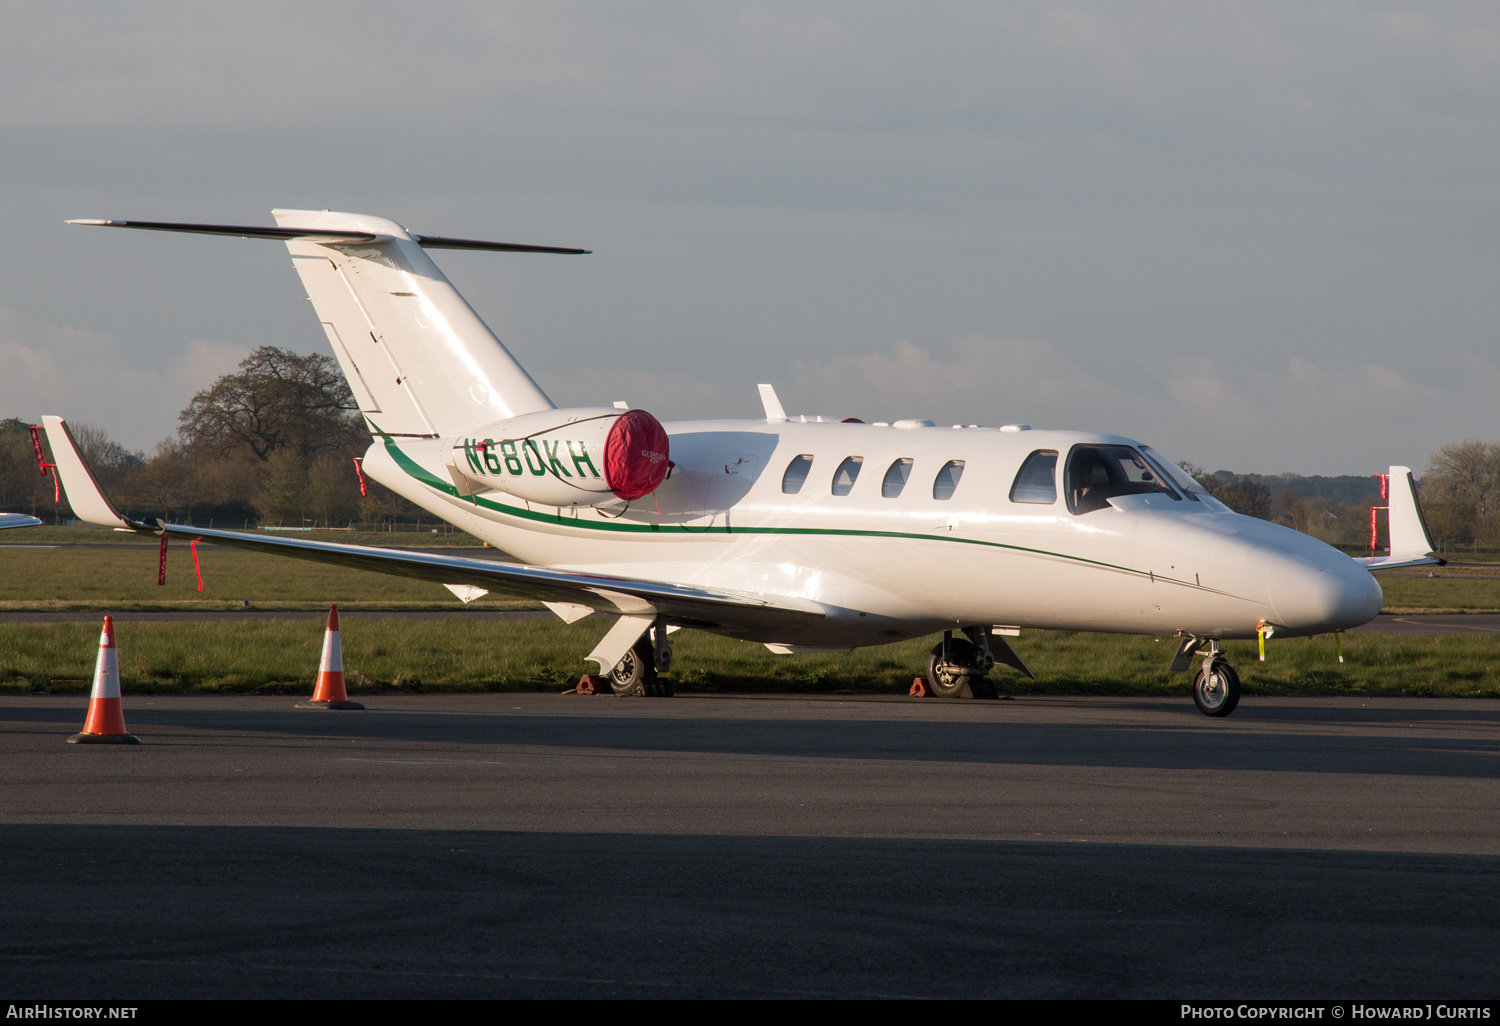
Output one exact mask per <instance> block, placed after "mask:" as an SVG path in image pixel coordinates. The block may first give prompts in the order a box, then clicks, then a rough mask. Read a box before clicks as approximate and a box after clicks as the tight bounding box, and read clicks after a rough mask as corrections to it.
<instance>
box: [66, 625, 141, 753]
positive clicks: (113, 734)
mask: <svg viewBox="0 0 1500 1026" xmlns="http://www.w3.org/2000/svg"><path fill="white" fill-rule="evenodd" d="M140 743H141V739H140V738H138V737H136V736H135V735H134V734H127V733H125V711H124V710H123V709H121V708H120V660H119V657H118V656H117V655H116V654H115V621H114V618H113V617H109V616H106V617H105V618H104V630H103V632H101V633H100V635H99V659H98V661H97V662H95V663H94V690H93V692H92V693H91V694H90V695H89V716H88V719H87V720H85V721H84V724H83V733H81V734H74V735H73V736H72V737H70V738H68V744H70V745H138V744H140Z"/></svg>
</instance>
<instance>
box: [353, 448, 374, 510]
mask: <svg viewBox="0 0 1500 1026" xmlns="http://www.w3.org/2000/svg"><path fill="white" fill-rule="evenodd" d="M363 462H364V460H363V459H361V458H360V457H358V456H355V457H354V472H355V473H356V474H358V475H359V497H360V498H362V499H363V498H366V497H368V496H369V494H370V493H369V492H368V491H366V490H365V469H364V467H361V466H360V464H361V463H363Z"/></svg>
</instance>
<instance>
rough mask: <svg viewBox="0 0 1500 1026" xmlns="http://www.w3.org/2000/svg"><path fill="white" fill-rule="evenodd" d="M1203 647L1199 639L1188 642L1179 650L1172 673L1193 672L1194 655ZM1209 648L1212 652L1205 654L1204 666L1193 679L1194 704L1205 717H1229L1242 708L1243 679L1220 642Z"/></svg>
mask: <svg viewBox="0 0 1500 1026" xmlns="http://www.w3.org/2000/svg"><path fill="white" fill-rule="evenodd" d="M1203 644H1204V642H1203V641H1201V640H1199V639H1198V638H1188V639H1186V640H1184V641H1183V643H1182V645H1181V647H1179V648H1178V650H1177V658H1176V659H1173V660H1172V670H1173V671H1174V672H1176V671H1181V670H1186V669H1189V668H1191V666H1192V658H1193V655H1194V654H1195V653H1196V652H1197V651H1198V649H1199V647H1200V646H1202V645H1203ZM1207 644H1208V651H1206V652H1204V653H1203V662H1202V665H1201V666H1200V667H1199V669H1198V675H1197V676H1196V677H1194V678H1193V704H1194V705H1196V706H1197V707H1198V711H1199V712H1201V713H1202V714H1203V715H1204V716H1228V715H1229V714H1230V713H1232V712H1234V709H1235V706H1237V705H1239V704H1240V675H1239V674H1237V673H1235V672H1234V667H1233V666H1230V665H1229V662H1228V660H1226V659H1225V658H1224V654H1223V653H1222V652H1220V651H1219V642H1218V640H1217V639H1211V640H1209V641H1208V642H1207Z"/></svg>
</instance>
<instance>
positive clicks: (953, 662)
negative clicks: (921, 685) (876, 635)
mask: <svg viewBox="0 0 1500 1026" xmlns="http://www.w3.org/2000/svg"><path fill="white" fill-rule="evenodd" d="M963 631H964V633H965V634H966V635H968V640H967V641H966V640H964V639H963V638H955V637H954V636H953V632H952V631H944V632H943V640H942V641H940V642H938V644H937V645H935V646H933V649H932V652H931V654H930V655H928V657H927V688H928V690H929V691H931V692H932V694H933V697H935V698H958V697H960V696H962V695H963V693H964V692H965V690H967V691H968V693H969V694H970V695H971V696H972V697H974V698H999V697H1000V693H999V692H998V691H996V690H995V683H994V681H991V680H988V679H987V678H986V675H987V674H988V673H989V672H990V670H992V669H994V666H995V663H996V661H997V660H998V661H999V662H1003V663H1005V664H1006V665H1007V666H1014V667H1015V668H1016V669H1018V670H1020V671H1021V672H1022V673H1024V674H1026V676H1028V677H1035V676H1036V674H1034V673H1032V672H1031V670H1030V669H1029V668H1028V667H1027V666H1026V664H1025V663H1024V662H1022V661H1021V657H1020V656H1018V655H1016V651H1015V649H1013V648H1011V647H1010V644H1009V642H1007V641H1006V640H1005V639H1004V638H1002V637H999V636H998V635H995V634H992V633H991V632H990V629H989V627H985V626H975V627H965V628H964V629H963Z"/></svg>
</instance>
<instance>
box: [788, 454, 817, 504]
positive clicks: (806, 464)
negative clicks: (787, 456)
mask: <svg viewBox="0 0 1500 1026" xmlns="http://www.w3.org/2000/svg"><path fill="white" fill-rule="evenodd" d="M811 469H812V457H811V456H809V455H807V454H806V453H803V454H802V455H801V456H798V457H797V458H796V459H794V460H792V462H790V463H788V464H787V465H786V473H785V474H782V475H781V490H782V491H783V492H785V493H786V494H787V495H796V494H797V493H798V492H800V491H801V490H802V484H803V482H805V481H806V480H807V472H808V471H809V470H811Z"/></svg>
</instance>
